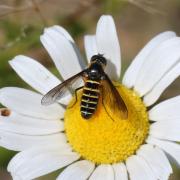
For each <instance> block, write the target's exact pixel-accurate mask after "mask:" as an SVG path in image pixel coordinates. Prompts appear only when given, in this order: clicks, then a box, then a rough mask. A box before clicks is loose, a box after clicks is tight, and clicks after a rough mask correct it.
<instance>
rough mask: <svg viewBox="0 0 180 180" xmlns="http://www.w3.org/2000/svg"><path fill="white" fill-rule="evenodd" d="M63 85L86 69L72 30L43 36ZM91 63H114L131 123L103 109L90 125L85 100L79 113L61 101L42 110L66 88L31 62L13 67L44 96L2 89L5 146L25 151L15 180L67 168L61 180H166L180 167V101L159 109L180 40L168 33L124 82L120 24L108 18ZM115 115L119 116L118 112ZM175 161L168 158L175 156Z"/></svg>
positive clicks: (91, 49) (91, 43)
mask: <svg viewBox="0 0 180 180" xmlns="http://www.w3.org/2000/svg"><path fill="white" fill-rule="evenodd" d="M40 39H41V42H42V44H43V46H44V47H45V48H46V50H47V51H48V53H49V55H50V56H51V58H52V59H53V62H54V64H55V65H56V67H57V69H58V70H59V72H60V74H61V76H62V77H63V79H64V80H65V79H68V78H69V77H71V76H73V75H75V74H76V73H78V72H80V71H82V69H83V68H85V67H86V66H87V65H86V64H85V63H84V61H82V57H81V55H80V53H79V51H78V48H77V46H76V45H75V42H74V40H73V39H72V37H71V36H70V35H69V34H68V32H67V31H66V30H65V29H63V28H62V27H60V26H53V27H50V28H47V29H45V30H44V34H43V35H42V36H41V37H40ZM84 43H85V51H86V55H87V60H88V62H89V61H90V59H91V57H92V56H93V55H96V54H103V56H104V57H105V58H106V59H107V60H108V63H107V67H106V69H105V71H106V73H107V74H108V76H109V77H110V78H111V80H113V81H114V83H115V84H117V86H116V88H117V90H118V91H119V93H120V94H121V96H122V97H123V99H124V101H125V103H126V106H127V108H128V119H127V120H122V119H121V117H119V116H116V119H115V120H114V121H112V119H110V117H109V116H108V115H107V113H106V111H105V110H104V107H103V106H102V104H101V103H99V104H98V108H97V112H96V114H95V115H93V117H92V118H91V119H90V120H84V119H83V118H82V117H81V114H80V108H79V107H80V100H79V99H80V97H81V92H80V93H79V94H78V102H77V103H76V104H75V105H74V106H73V108H64V106H62V105H61V104H60V103H63V104H65V105H68V104H69V103H70V101H71V98H72V96H71V95H70V94H67V96H65V97H63V98H62V99H60V103H56V104H52V105H50V106H42V105H41V99H42V97H43V95H44V94H46V93H47V92H48V91H49V90H50V89H52V88H53V87H55V86H56V85H58V84H59V83H61V81H60V80H59V79H58V78H56V77H55V76H54V75H53V74H52V73H50V72H49V71H48V70H47V69H46V68H45V67H44V66H42V65H41V64H39V63H38V62H37V61H35V60H33V59H32V58H29V57H26V56H23V55H19V56H16V57H15V58H14V59H13V60H11V61H10V65H11V67H12V68H13V69H14V70H15V71H16V73H17V74H18V75H19V76H20V77H21V78H22V79H23V80H24V81H25V82H26V83H28V84H29V85H30V86H31V87H33V88H34V89H35V90H36V91H37V92H33V91H30V90H26V89H23V88H17V87H5V88H2V89H0V102H1V104H3V105H4V106H5V107H7V108H6V109H2V110H1V116H0V145H1V146H3V147H5V148H7V149H10V150H14V151H20V152H19V153H18V154H17V155H15V157H13V158H12V160H11V161H10V163H9V165H8V171H9V172H10V173H11V175H12V177H13V179H14V180H30V179H34V178H37V177H40V176H42V175H45V174H48V173H50V172H53V171H55V170H57V169H60V168H64V170H63V171H62V173H61V174H60V175H59V176H58V177H57V180H85V179H89V180H102V179H103V180H119V179H122V180H127V179H131V180H144V179H146V180H157V179H161V180H166V179H168V178H169V176H170V174H171V173H172V168H171V165H170V163H169V160H168V158H167V155H169V156H170V157H172V158H174V159H175V160H176V161H177V162H178V163H179V164H180V145H179V144H178V143H176V142H177V141H179V140H180V122H179V119H180V111H179V107H180V96H176V97H173V98H171V99H168V100H165V101H163V102H160V103H159V104H156V105H154V104H155V103H156V101H157V100H158V98H159V97H160V96H161V94H162V93H163V91H164V90H165V89H166V88H167V87H168V86H169V85H170V84H171V83H172V82H173V81H174V80H175V79H176V78H177V77H179V74H180V51H179V49H180V38H179V37H177V36H176V34H175V33H174V32H164V33H161V34H159V35H157V36H156V37H155V38H153V39H152V40H151V41H150V42H149V43H148V44H147V45H146V46H145V47H144V48H143V49H142V50H141V51H140V53H139V54H138V55H137V56H136V57H135V59H134V60H133V61H132V64H131V65H130V67H129V68H128V69H127V71H126V72H125V75H124V77H123V78H122V79H123V80H122V83H120V82H119V81H118V80H119V78H120V71H121V53H120V46H119V41H118V37H117V33H116V28H115V24H114V21H113V19H112V17H111V16H108V15H104V16H102V17H101V18H100V20H99V21H98V24H97V30H96V34H95V35H87V36H85V39H84ZM115 115H116V114H115ZM169 156H168V157H169Z"/></svg>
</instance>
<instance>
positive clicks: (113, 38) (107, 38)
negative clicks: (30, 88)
mask: <svg viewBox="0 0 180 180" xmlns="http://www.w3.org/2000/svg"><path fill="white" fill-rule="evenodd" d="M96 42H97V48H98V53H100V54H103V55H104V56H105V57H106V58H107V59H108V63H107V67H106V72H107V74H108V75H109V76H110V77H111V79H113V80H117V79H118V78H119V77H120V71H121V55H120V46H119V40H118V36H117V32H116V27H115V24H114V20H113V18H112V17H111V16H108V15H103V16H101V18H100V19H99V21H98V24H97V30H96Z"/></svg>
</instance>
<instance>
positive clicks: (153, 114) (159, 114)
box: [149, 96, 180, 121]
mask: <svg viewBox="0 0 180 180" xmlns="http://www.w3.org/2000/svg"><path fill="white" fill-rule="evenodd" d="M179 107H180V96H176V97H174V98H171V99H168V100H166V101H163V102H161V103H159V104H157V105H156V106H154V107H153V108H152V109H151V110H150V111H149V119H150V120H153V121H161V120H176V119H180V111H179Z"/></svg>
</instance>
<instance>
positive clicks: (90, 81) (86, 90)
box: [42, 54, 128, 119]
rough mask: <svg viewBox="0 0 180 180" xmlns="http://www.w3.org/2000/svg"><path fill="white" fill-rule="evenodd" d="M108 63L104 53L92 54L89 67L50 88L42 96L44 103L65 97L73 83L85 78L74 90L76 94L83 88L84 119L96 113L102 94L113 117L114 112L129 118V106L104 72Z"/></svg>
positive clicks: (108, 111) (82, 111) (103, 102)
mask: <svg viewBox="0 0 180 180" xmlns="http://www.w3.org/2000/svg"><path fill="white" fill-rule="evenodd" d="M106 63H107V61H106V59H105V58H104V57H103V56H102V55H100V54H98V55H94V56H92V58H91V63H90V64H89V67H88V68H87V69H85V70H83V71H81V72H80V73H78V74H76V75H74V76H72V77H71V78H69V79H67V80H66V81H64V82H63V83H61V84H60V85H58V86H56V87H55V88H53V89H52V90H50V91H49V92H48V93H47V94H46V95H45V96H44V97H43V98H42V104H43V105H48V104H52V103H54V102H56V101H57V100H59V99H60V98H62V97H63V95H64V94H65V93H66V92H67V91H68V89H69V88H73V85H74V84H75V83H76V82H77V81H78V80H79V79H83V80H84V86H82V87H79V88H76V89H74V90H75V95H76V91H77V90H79V89H83V93H82V97H81V107H80V111H81V116H82V117H83V118H84V119H89V118H91V117H92V116H93V114H95V112H96V109H97V106H98V104H99V103H100V102H99V99H100V96H102V98H101V99H102V104H103V106H104V108H105V110H106V112H107V113H108V115H109V116H110V117H111V118H112V115H113V114H116V115H117V116H120V117H121V118H123V119H127V116H128V111H127V107H126V105H125V103H124V101H123V99H122V97H121V96H120V94H119V92H118V91H117V90H116V88H115V87H114V85H113V83H112V81H111V80H110V79H109V77H108V75H107V74H106V73H105V72H104V69H105V66H106ZM76 100H77V95H76ZM75 103H76V102H75ZM112 119H113V118H112Z"/></svg>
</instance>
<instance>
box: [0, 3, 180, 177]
mask: <svg viewBox="0 0 180 180" xmlns="http://www.w3.org/2000/svg"><path fill="white" fill-rule="evenodd" d="M102 14H111V15H113V17H114V18H115V22H116V25H117V29H118V34H119V39H120V42H121V52H122V59H123V72H124V71H125V69H126V68H127V66H128V65H129V63H130V62H131V61H132V59H133V57H135V55H136V54H137V53H138V51H139V50H140V49H141V48H142V47H143V46H144V45H145V44H146V43H147V42H148V41H149V40H150V39H151V38H152V37H153V36H154V35H156V34H158V33H160V32H162V31H166V30H173V31H175V32H176V33H177V34H179V33H180V0H88V1H80V0H0V88H1V87H4V86H18V87H27V88H30V87H28V85H27V84H25V83H24V82H23V81H22V80H21V79H20V78H19V77H18V76H17V75H16V74H15V72H14V71H13V70H12V69H11V68H10V66H9V64H8V61H9V60H11V59H12V58H13V57H14V56H16V55H18V54H25V55H27V56H30V57H32V58H34V59H37V60H38V61H40V62H41V63H42V64H44V65H45V66H46V67H48V68H49V69H50V70H51V71H52V72H54V73H55V74H57V71H56V69H55V68H54V67H53V64H52V61H51V60H50V57H49V56H48V54H47V52H46V51H45V50H44V48H43V47H42V45H41V44H40V40H39V36H40V34H41V33H42V32H43V29H44V27H48V26H51V25H54V24H59V25H61V26H64V27H65V28H66V29H67V30H68V31H69V32H70V33H71V35H72V36H73V38H74V39H75V41H76V42H77V44H78V46H79V48H80V50H81V52H82V53H83V54H84V47H83V36H84V34H89V33H90V34H91V33H94V32H95V28H96V23H97V20H98V19H99V17H100V15H102ZM179 89H180V80H179V79H177V80H176V81H175V82H174V83H173V84H172V85H171V86H170V88H169V89H168V90H166V91H165V92H164V93H163V95H162V97H161V99H166V98H168V97H172V96H175V95H178V94H179ZM14 153H15V152H12V151H8V150H5V149H3V148H0V180H10V179H11V177H10V175H9V174H8V173H7V172H6V166H7V164H8V162H9V160H10V158H11V157H12V156H13V155H14ZM174 171H175V173H174V174H173V175H172V176H171V178H170V179H174V180H175V179H176V180H179V179H180V169H179V168H178V167H176V166H175V165H174ZM58 173H59V171H57V172H56V173H53V174H51V175H50V176H48V177H42V178H40V179H41V180H42V179H43V180H45V179H48V180H51V179H54V178H53V177H55V176H56V175H57V174H58Z"/></svg>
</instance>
